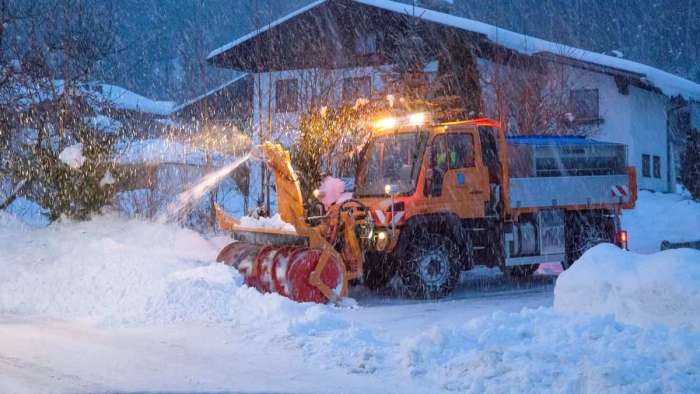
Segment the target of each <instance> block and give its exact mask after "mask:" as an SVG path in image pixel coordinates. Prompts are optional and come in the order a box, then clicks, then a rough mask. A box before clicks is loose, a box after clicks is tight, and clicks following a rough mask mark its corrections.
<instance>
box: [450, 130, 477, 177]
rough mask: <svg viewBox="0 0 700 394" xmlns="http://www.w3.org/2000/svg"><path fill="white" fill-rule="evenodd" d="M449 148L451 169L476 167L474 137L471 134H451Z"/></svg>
mask: <svg viewBox="0 0 700 394" xmlns="http://www.w3.org/2000/svg"><path fill="white" fill-rule="evenodd" d="M447 149H448V150H449V155H450V170H452V169H455V168H467V167H474V137H473V136H472V135H471V134H449V135H448V136H447Z"/></svg>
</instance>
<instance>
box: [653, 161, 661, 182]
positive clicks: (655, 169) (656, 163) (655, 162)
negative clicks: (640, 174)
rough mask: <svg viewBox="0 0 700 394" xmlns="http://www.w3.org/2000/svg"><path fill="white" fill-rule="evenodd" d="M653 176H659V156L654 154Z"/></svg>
mask: <svg viewBox="0 0 700 394" xmlns="http://www.w3.org/2000/svg"><path fill="white" fill-rule="evenodd" d="M654 178H661V157H659V156H654Z"/></svg>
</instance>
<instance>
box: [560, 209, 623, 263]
mask: <svg viewBox="0 0 700 394" xmlns="http://www.w3.org/2000/svg"><path fill="white" fill-rule="evenodd" d="M572 219H573V220H572V221H571V227H570V228H571V231H570V233H568V234H567V242H566V243H567V251H566V254H567V264H566V268H568V267H569V266H571V264H573V263H574V262H575V261H576V260H578V259H579V258H580V257H581V255H583V253H585V252H586V251H587V250H588V249H590V248H592V247H594V246H596V245H598V244H601V243H606V242H614V232H615V222H614V220H613V219H612V218H608V217H604V216H598V217H596V216H592V215H576V216H573V218H572Z"/></svg>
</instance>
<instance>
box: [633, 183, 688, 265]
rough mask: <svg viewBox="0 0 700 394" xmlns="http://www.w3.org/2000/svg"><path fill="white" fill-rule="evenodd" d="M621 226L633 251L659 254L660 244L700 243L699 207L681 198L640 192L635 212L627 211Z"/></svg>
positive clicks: (684, 197) (686, 198)
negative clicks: (625, 231) (668, 242)
mask: <svg viewBox="0 0 700 394" xmlns="http://www.w3.org/2000/svg"><path fill="white" fill-rule="evenodd" d="M622 226H623V227H624V228H625V229H627V231H629V247H630V250H632V251H634V252H638V253H653V252H658V251H659V246H660V245H661V241H664V240H668V241H672V242H685V241H693V240H698V239H700V203H697V202H694V201H692V200H690V199H689V198H688V197H686V196H683V195H679V194H666V193H652V192H649V191H644V190H643V191H640V192H639V196H638V199H637V203H636V205H635V208H634V209H631V210H626V211H624V213H623V215H622Z"/></svg>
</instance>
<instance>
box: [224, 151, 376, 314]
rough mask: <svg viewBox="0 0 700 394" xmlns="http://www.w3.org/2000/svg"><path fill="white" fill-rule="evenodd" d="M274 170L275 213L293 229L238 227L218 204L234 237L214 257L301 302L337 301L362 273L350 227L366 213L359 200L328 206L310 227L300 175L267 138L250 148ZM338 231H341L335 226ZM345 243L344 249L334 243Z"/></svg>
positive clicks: (253, 282)
mask: <svg viewBox="0 0 700 394" xmlns="http://www.w3.org/2000/svg"><path fill="white" fill-rule="evenodd" d="M253 155H254V157H257V158H260V159H262V160H264V161H265V162H266V164H267V165H268V166H269V167H270V169H271V170H272V171H273V172H274V174H275V186H276V191H277V199H278V204H277V206H278V207H279V214H280V216H281V218H282V220H283V221H285V222H287V223H290V224H292V226H294V229H295V231H288V230H278V229H267V228H265V229H259V228H246V227H242V226H241V225H240V223H239V222H238V221H237V220H235V219H234V218H232V217H230V216H228V215H227V214H226V213H225V212H224V211H223V210H222V209H221V208H220V207H219V206H218V205H216V204H215V205H214V207H213V208H214V212H215V215H216V217H217V221H218V223H219V226H220V227H221V228H222V229H225V230H230V231H232V232H233V234H234V237H235V238H236V239H237V241H236V242H233V243H231V244H229V245H227V246H226V247H225V248H224V249H223V250H222V251H221V252H220V253H219V256H218V257H217V261H218V262H221V263H224V264H227V265H230V266H233V267H235V268H236V269H238V271H239V272H240V273H241V274H243V276H244V277H245V283H246V284H247V285H249V286H251V287H255V288H256V289H258V290H259V291H261V292H263V293H267V292H274V293H278V294H280V295H283V296H285V297H289V298H291V299H292V300H295V301H299V302H317V303H326V302H336V301H338V300H339V299H340V298H342V297H345V296H346V295H347V289H348V280H351V279H354V278H358V277H360V276H361V269H362V259H363V257H362V253H361V249H360V246H359V241H358V239H357V237H356V235H355V231H343V230H342V229H341V227H342V228H343V229H345V228H347V229H354V228H355V225H354V224H355V220H356V219H357V218H364V217H366V214H365V212H364V210H363V209H362V207H361V204H359V203H358V202H352V201H348V202H345V203H344V206H343V207H342V209H341V208H340V207H338V208H337V209H335V210H333V211H329V213H328V215H326V216H325V217H324V218H325V219H327V220H321V222H320V224H317V225H315V226H312V225H311V224H309V223H307V219H306V218H305V217H304V209H303V205H302V197H301V190H300V188H299V180H298V179H297V176H296V174H295V172H294V170H293V169H292V166H291V163H290V157H289V153H288V152H287V151H285V150H284V149H283V148H282V147H281V146H280V145H275V144H270V143H266V144H264V145H260V146H258V147H257V148H256V150H255V151H254V154H253ZM339 230H340V231H339ZM338 242H342V244H343V245H345V246H349V247H346V248H343V252H342V254H341V253H340V252H338V250H337V249H336V248H335V247H334V246H333V245H334V244H337V243H338Z"/></svg>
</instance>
